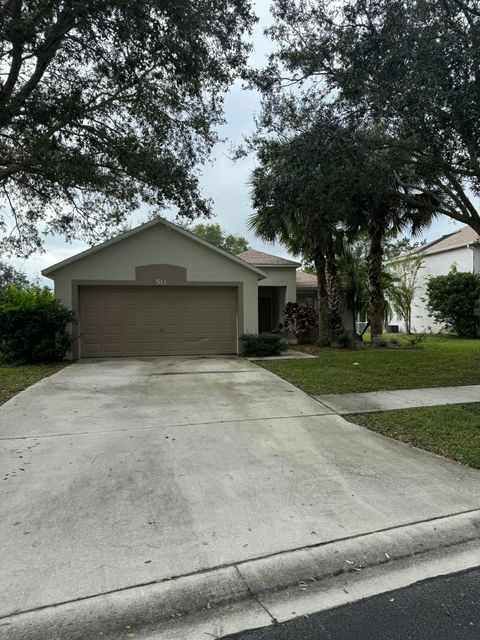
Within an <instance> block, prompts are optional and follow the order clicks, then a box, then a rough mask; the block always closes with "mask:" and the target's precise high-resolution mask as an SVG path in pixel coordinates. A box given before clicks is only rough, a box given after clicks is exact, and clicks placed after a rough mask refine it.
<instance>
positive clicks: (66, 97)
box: [0, 0, 254, 255]
mask: <svg viewBox="0 0 480 640" xmlns="http://www.w3.org/2000/svg"><path fill="white" fill-rule="evenodd" d="M253 21H254V17H253V15H252V12H251V7H250V1H249V0H178V1H176V2H164V1H161V0H2V2H1V4H0V207H1V208H0V232H1V234H2V235H3V239H2V241H1V244H0V250H3V251H5V252H12V251H13V252H15V253H17V254H21V255H28V254H29V253H30V252H32V251H34V250H35V249H37V248H38V247H40V246H41V244H42V235H43V234H44V233H61V234H63V235H64V236H65V237H66V238H67V239H71V238H77V237H83V238H86V239H87V240H90V241H95V240H97V239H99V238H101V237H104V236H105V235H109V234H112V233H113V232H114V231H115V229H117V228H118V226H119V225H121V224H122V223H123V222H124V220H125V217H126V214H127V213H128V212H129V211H131V210H133V209H134V208H136V207H137V206H138V204H139V203H140V202H141V201H143V202H146V203H148V204H150V205H152V206H154V207H156V208H158V209H160V208H162V207H164V206H165V205H167V204H168V205H173V206H174V207H175V208H176V209H177V210H178V212H179V213H180V214H182V215H183V216H184V217H186V218H187V219H188V218H190V219H192V218H194V217H196V216H197V215H199V214H202V213H205V214H208V210H209V203H208V201H206V200H205V199H204V198H203V197H202V195H201V193H200V191H199V186H198V175H197V173H196V166H197V165H198V163H199V162H201V161H203V160H204V159H205V158H206V156H207V154H208V153H209V151H210V149H211V147H212V145H213V143H214V142H215V140H216V135H215V133H214V127H215V125H216V124H217V123H219V122H220V121H221V120H222V94H223V92H225V91H226V90H227V89H228V87H229V86H230V84H231V82H232V81H233V79H234V78H235V77H236V75H237V74H238V73H239V71H240V70H241V69H242V67H243V65H244V63H245V59H246V55H247V53H248V46H247V45H246V44H245V42H244V39H243V35H244V34H245V32H248V31H249V29H250V27H251V25H252V23H253Z"/></svg>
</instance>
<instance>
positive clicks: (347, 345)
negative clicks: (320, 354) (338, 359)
mask: <svg viewBox="0 0 480 640" xmlns="http://www.w3.org/2000/svg"><path fill="white" fill-rule="evenodd" d="M358 343H359V340H358V338H357V337H356V336H354V334H353V333H349V332H348V331H345V332H344V333H341V334H340V335H338V336H337V337H336V338H335V344H336V345H337V346H338V347H340V349H356V348H357V347H358Z"/></svg>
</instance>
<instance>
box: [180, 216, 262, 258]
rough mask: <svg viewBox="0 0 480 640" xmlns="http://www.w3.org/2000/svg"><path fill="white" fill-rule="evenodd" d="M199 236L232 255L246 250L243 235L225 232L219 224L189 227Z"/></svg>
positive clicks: (246, 242)
mask: <svg viewBox="0 0 480 640" xmlns="http://www.w3.org/2000/svg"><path fill="white" fill-rule="evenodd" d="M190 231H191V232H192V233H194V234H195V235H196V236H198V237H199V238H202V239H203V240H206V241H207V242H210V243H211V244H214V245H215V246H216V247H219V248H220V249H223V250H224V251H228V253H231V254H233V255H234V256H236V255H238V254H239V253H243V252H244V251H248V249H249V248H250V247H249V246H248V240H247V239H246V238H244V237H243V236H238V235H234V234H232V233H227V232H226V231H225V230H224V229H222V227H221V226H220V225H219V224H214V223H211V224H202V223H199V224H196V225H195V226H194V227H192V228H191V229H190Z"/></svg>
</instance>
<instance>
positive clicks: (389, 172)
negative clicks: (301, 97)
mask: <svg viewBox="0 0 480 640" xmlns="http://www.w3.org/2000/svg"><path fill="white" fill-rule="evenodd" d="M297 102H298V100H297V99H296V98H295V99H294V100H293V102H292V101H291V100H290V99H289V98H288V97H287V98H286V99H284V100H279V102H278V103H277V105H276V106H275V105H274V106H273V108H271V109H270V111H269V112H268V113H269V119H267V118H266V116H265V122H266V125H264V126H265V130H264V132H262V131H260V132H257V134H256V135H255V136H254V138H253V139H252V145H253V146H254V148H255V149H256V150H257V160H258V167H257V168H256V169H255V170H254V172H253V176H252V186H253V208H254V210H255V213H254V215H253V216H252V219H251V224H252V227H253V228H254V230H255V231H256V232H257V233H258V234H259V235H260V236H262V237H263V238H265V239H266V240H275V239H277V240H280V241H282V242H283V243H284V244H285V245H286V246H288V247H289V248H290V249H291V250H292V251H294V252H295V253H301V254H302V255H303V257H304V258H305V259H306V260H308V261H311V262H313V263H314V265H315V271H316V273H317V277H318V278H319V306H320V307H321V308H319V316H320V336H321V340H322V341H324V342H328V339H327V338H325V336H326V328H325V326H324V324H323V323H324V319H325V317H326V315H327V309H328V314H329V316H330V318H329V321H330V329H331V337H332V336H333V337H334V336H335V335H338V334H339V333H341V331H342V326H341V319H340V317H339V316H340V314H339V312H338V307H339V304H338V274H337V260H336V257H337V256H338V254H339V253H341V252H339V251H338V249H337V248H336V246H335V245H336V244H337V239H338V238H342V237H350V238H351V239H352V238H354V237H357V236H358V235H359V234H361V233H364V232H367V233H368V236H369V251H368V271H369V286H370V294H369V297H370V300H369V320H370V323H371V331H372V335H374V336H376V335H380V334H381V333H382V322H383V317H384V296H383V293H382V273H383V268H382V264H383V243H384V240H385V238H386V237H387V235H388V234H391V233H395V232H398V231H400V230H404V229H409V230H410V231H411V232H412V233H416V232H418V231H420V230H421V229H422V228H424V227H425V226H427V225H429V224H430V221H431V215H432V214H431V212H430V210H429V207H428V206H425V204H424V196H423V195H412V196H410V197H409V198H405V197H404V193H402V192H401V189H400V188H399V186H398V184H397V180H396V175H403V173H404V172H405V171H408V162H409V157H408V155H407V154H406V153H405V152H403V151H399V150H397V149H393V150H392V149H391V148H390V147H381V146H379V145H378V139H379V129H378V127H377V128H372V127H369V126H358V125H357V124H356V123H355V122H353V123H351V124H346V123H345V122H344V121H343V119H342V118H339V117H338V116H337V115H336V114H335V113H334V112H332V110H331V109H330V108H325V109H323V110H320V109H318V108H317V110H316V112H315V113H314V115H313V116H312V115H311V111H310V112H309V114H308V115H307V116H302V117H301V118H299V117H298V114H301V112H302V111H303V107H304V105H301V108H300V110H297V111H295V107H296V103H297ZM287 105H288V106H289V107H290V108H289V109H286V108H285V107H286V106H287ZM295 114H297V115H295ZM308 120H310V122H308ZM292 123H293V126H292ZM299 125H301V126H300V127H299V128H298V130H295V128H296V127H298V126H299ZM292 129H293V131H292ZM380 135H381V132H380ZM324 271H326V275H325V282H322V279H323V278H324V274H323V272H324ZM327 299H328V304H327V302H326V301H327ZM322 336H323V337H322Z"/></svg>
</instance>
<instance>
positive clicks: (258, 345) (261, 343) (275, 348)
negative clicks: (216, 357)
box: [240, 333, 288, 358]
mask: <svg viewBox="0 0 480 640" xmlns="http://www.w3.org/2000/svg"><path fill="white" fill-rule="evenodd" d="M240 340H241V341H242V343H243V353H242V355H244V356H247V357H254V356H257V357H259V358H263V357H267V356H279V355H280V354H281V353H282V351H286V350H287V349H288V345H287V344H285V342H283V340H282V338H281V337H280V336H278V335H276V334H275V333H260V334H259V335H255V334H253V333H246V334H245V335H243V336H242V337H241V338H240Z"/></svg>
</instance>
